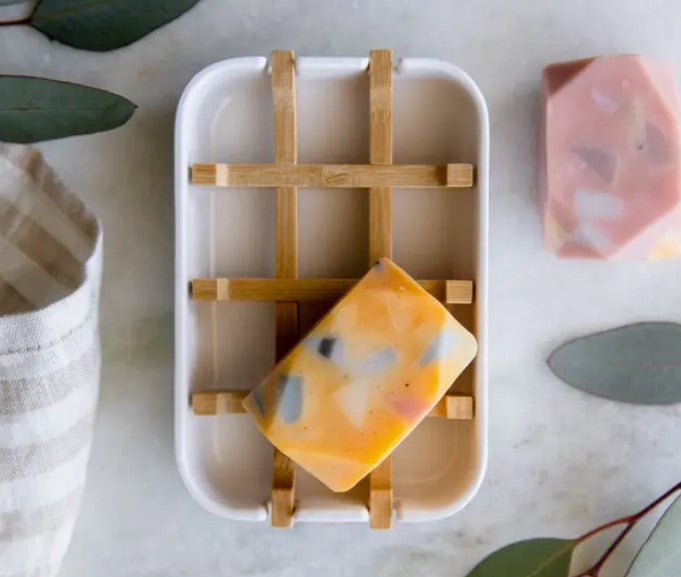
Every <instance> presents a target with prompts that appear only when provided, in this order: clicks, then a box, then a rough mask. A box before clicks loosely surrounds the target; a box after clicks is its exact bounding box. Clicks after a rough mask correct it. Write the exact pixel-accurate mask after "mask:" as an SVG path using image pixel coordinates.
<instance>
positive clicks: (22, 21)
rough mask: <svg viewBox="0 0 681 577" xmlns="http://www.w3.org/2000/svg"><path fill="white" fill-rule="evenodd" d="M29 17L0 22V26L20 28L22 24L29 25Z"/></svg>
mask: <svg viewBox="0 0 681 577" xmlns="http://www.w3.org/2000/svg"><path fill="white" fill-rule="evenodd" d="M30 22H31V17H30V16H27V17H26V18H19V19H18V20H0V26H22V25H23V24H30Z"/></svg>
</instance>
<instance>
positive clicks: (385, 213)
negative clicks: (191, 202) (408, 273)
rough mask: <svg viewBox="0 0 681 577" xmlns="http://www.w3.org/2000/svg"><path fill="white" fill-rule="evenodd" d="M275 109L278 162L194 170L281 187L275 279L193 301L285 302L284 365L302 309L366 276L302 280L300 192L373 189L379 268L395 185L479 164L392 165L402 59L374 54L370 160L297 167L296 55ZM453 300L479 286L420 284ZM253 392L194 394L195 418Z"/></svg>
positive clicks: (375, 489)
mask: <svg viewBox="0 0 681 577" xmlns="http://www.w3.org/2000/svg"><path fill="white" fill-rule="evenodd" d="M272 101H273V108H274V156H275V159H274V160H275V162H274V164H259V165H258V164H242V165H236V164H207V163H198V164H194V165H193V166H192V167H191V176H190V178H191V181H192V182H193V183H195V184H203V185H209V186H219V187H230V186H239V187H249V186H267V187H275V255H276V256H275V278H272V279H244V278H241V279H239V278H213V279H210V278H198V279H194V280H193V281H192V283H191V292H192V297H193V298H194V299H196V300H204V301H206V300H207V301H271V302H274V303H275V331H276V332H275V353H276V358H277V360H279V359H280V358H281V357H283V356H284V355H285V354H286V353H287V352H288V351H289V350H290V349H291V347H292V346H293V345H294V344H295V342H296V340H297V336H298V304H299V303H300V302H307V301H319V300H322V301H334V300H336V299H338V298H339V297H341V296H342V295H343V294H344V293H345V292H346V291H347V290H349V289H350V288H351V287H352V285H353V284H354V283H355V282H356V279H299V278H297V276H298V242H297V188H298V187H300V186H313V187H327V188H345V187H357V188H367V189H368V191H369V195H368V196H369V199H368V200H369V264H371V263H373V262H375V261H376V260H377V259H379V258H380V257H383V256H387V257H391V256H392V187H393V186H402V187H435V186H440V187H450V188H470V187H472V186H473V184H474V167H473V165H471V164H461V163H459V164H446V165H399V164H393V163H392V147H393V140H392V54H391V52H390V51H389V50H373V51H371V55H370V62H369V138H370V142H369V164H367V165H348V164H338V165H331V164H319V165H310V164H306V165H298V164H297V132H296V87H295V59H294V55H293V52H291V51H275V52H273V53H272ZM417 282H419V283H420V284H421V286H422V287H423V288H424V289H425V290H427V291H428V292H429V293H431V294H432V295H434V296H435V297H436V298H438V299H439V300H441V301H443V302H445V303H447V304H470V303H472V302H473V298H474V295H473V292H474V287H473V283H472V281H469V280H421V281H417ZM247 394H248V391H240V390H231V389H226V390H223V389H210V390H204V391H196V392H194V393H192V395H191V406H192V410H193V412H194V414H195V415H220V414H235V413H243V412H244V409H243V405H242V401H243V399H244V397H245V396H246V395H247ZM429 416H430V417H439V418H446V419H464V420H466V419H467V420H470V419H472V418H473V417H474V401H473V397H471V396H470V395H459V394H453V393H447V394H446V395H445V396H444V397H443V399H441V401H440V402H439V403H438V404H437V406H436V407H435V408H434V409H433V410H432V411H431V412H430V414H429ZM272 475H273V476H272V493H271V517H270V518H271V524H272V526H273V527H291V526H292V525H293V517H294V513H295V482H296V469H295V466H294V464H293V463H292V461H291V460H290V459H289V458H288V457H286V455H284V454H283V453H281V452H280V451H278V450H277V449H276V448H275V449H274V456H273V474H272ZM367 506H368V509H369V517H370V526H371V527H372V528H374V529H387V528H390V527H391V525H392V512H393V492H392V458H391V457H390V456H389V457H388V458H387V459H385V460H384V461H383V463H381V464H380V465H379V466H378V467H377V468H376V469H375V470H374V471H373V472H372V473H370V475H369V499H368V504H367Z"/></svg>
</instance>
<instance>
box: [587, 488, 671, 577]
mask: <svg viewBox="0 0 681 577" xmlns="http://www.w3.org/2000/svg"><path fill="white" fill-rule="evenodd" d="M679 490H681V483H677V484H676V485H674V486H673V487H672V488H671V489H669V490H667V491H666V492H665V493H663V494H662V495H660V496H659V497H658V498H657V499H655V500H654V501H653V502H652V503H650V505H647V506H646V507H644V508H643V509H641V510H640V511H639V512H638V513H634V514H633V515H629V516H628V517H622V518H620V519H616V520H614V521H610V523H606V524H605V525H601V526H600V527H596V528H595V529H593V530H591V531H588V532H587V533H584V535H582V536H581V537H578V538H577V539H576V540H575V543H576V544H579V543H583V542H584V541H586V540H587V539H589V538H591V537H593V536H594V535H597V534H598V533H602V532H603V531H606V530H608V529H611V528H612V527H617V526H618V525H626V527H625V528H624V529H623V530H622V531H621V532H620V534H619V535H618V536H617V538H616V539H615V540H614V541H613V542H612V543H611V544H610V546H609V547H608V548H607V549H606V551H605V553H603V555H601V557H600V558H599V559H598V561H596V563H594V564H593V565H592V566H591V567H589V568H588V569H587V570H586V571H584V572H583V573H580V574H579V575H578V576H577V577H599V575H600V572H601V569H603V566H604V565H605V564H606V563H607V561H608V559H609V558H610V556H611V555H612V554H613V553H614V551H615V550H616V549H617V547H619V545H620V544H621V543H622V541H624V539H625V538H626V537H627V535H628V534H629V533H630V532H631V530H632V529H633V528H634V526H635V525H636V523H638V522H639V521H640V520H641V519H642V518H643V517H645V516H646V515H647V514H648V513H650V512H651V511H652V510H653V509H655V508H656V507H657V506H658V505H659V504H660V503H662V502H663V501H666V500H667V499H668V498H669V497H671V496H672V495H673V494H674V493H676V492H677V491H679Z"/></svg>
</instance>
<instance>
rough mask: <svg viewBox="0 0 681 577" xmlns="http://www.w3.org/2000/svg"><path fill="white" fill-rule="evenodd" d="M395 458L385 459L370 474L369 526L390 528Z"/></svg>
mask: <svg viewBox="0 0 681 577" xmlns="http://www.w3.org/2000/svg"><path fill="white" fill-rule="evenodd" d="M392 476H393V460H392V457H388V458H387V459H385V460H384V461H383V462H382V463H381V464H380V465H379V466H378V467H376V468H375V469H374V470H373V471H371V473H370V474H369V526H370V527H371V528H372V529H390V528H391V527H392V517H393V488H392Z"/></svg>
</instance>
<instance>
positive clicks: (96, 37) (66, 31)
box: [31, 0, 199, 51]
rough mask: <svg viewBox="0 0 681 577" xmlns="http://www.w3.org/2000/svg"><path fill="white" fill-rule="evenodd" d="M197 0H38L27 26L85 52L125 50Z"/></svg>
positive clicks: (187, 8)
mask: <svg viewBox="0 0 681 577" xmlns="http://www.w3.org/2000/svg"><path fill="white" fill-rule="evenodd" d="M198 1H199V0H40V2H39V3H38V6H37V7H36V9H35V11H34V12H33V15H32V16H31V26H33V27H34V28H37V29H38V30H40V31H41V32H43V33H44V34H46V35H47V36H48V37H49V38H52V39H54V40H58V41H59V42H62V43H63V44H68V45H69V46H73V47H75V48H83V49H85V50H97V51H104V50H113V49H115V48H120V47H121V46H127V45H128V44H131V43H132V42H135V41H136V40H139V39H140V38H142V36H146V35H147V34H149V32H151V31H152V30H155V29H156V28H159V27H160V26H163V25H164V24H167V23H168V22H170V21H171V20H175V18H177V17H178V16H180V15H181V14H183V13H184V12H186V11H187V10H189V9H190V8H191V7H192V6H194V5H195V4H196V3H197V2H198Z"/></svg>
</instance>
